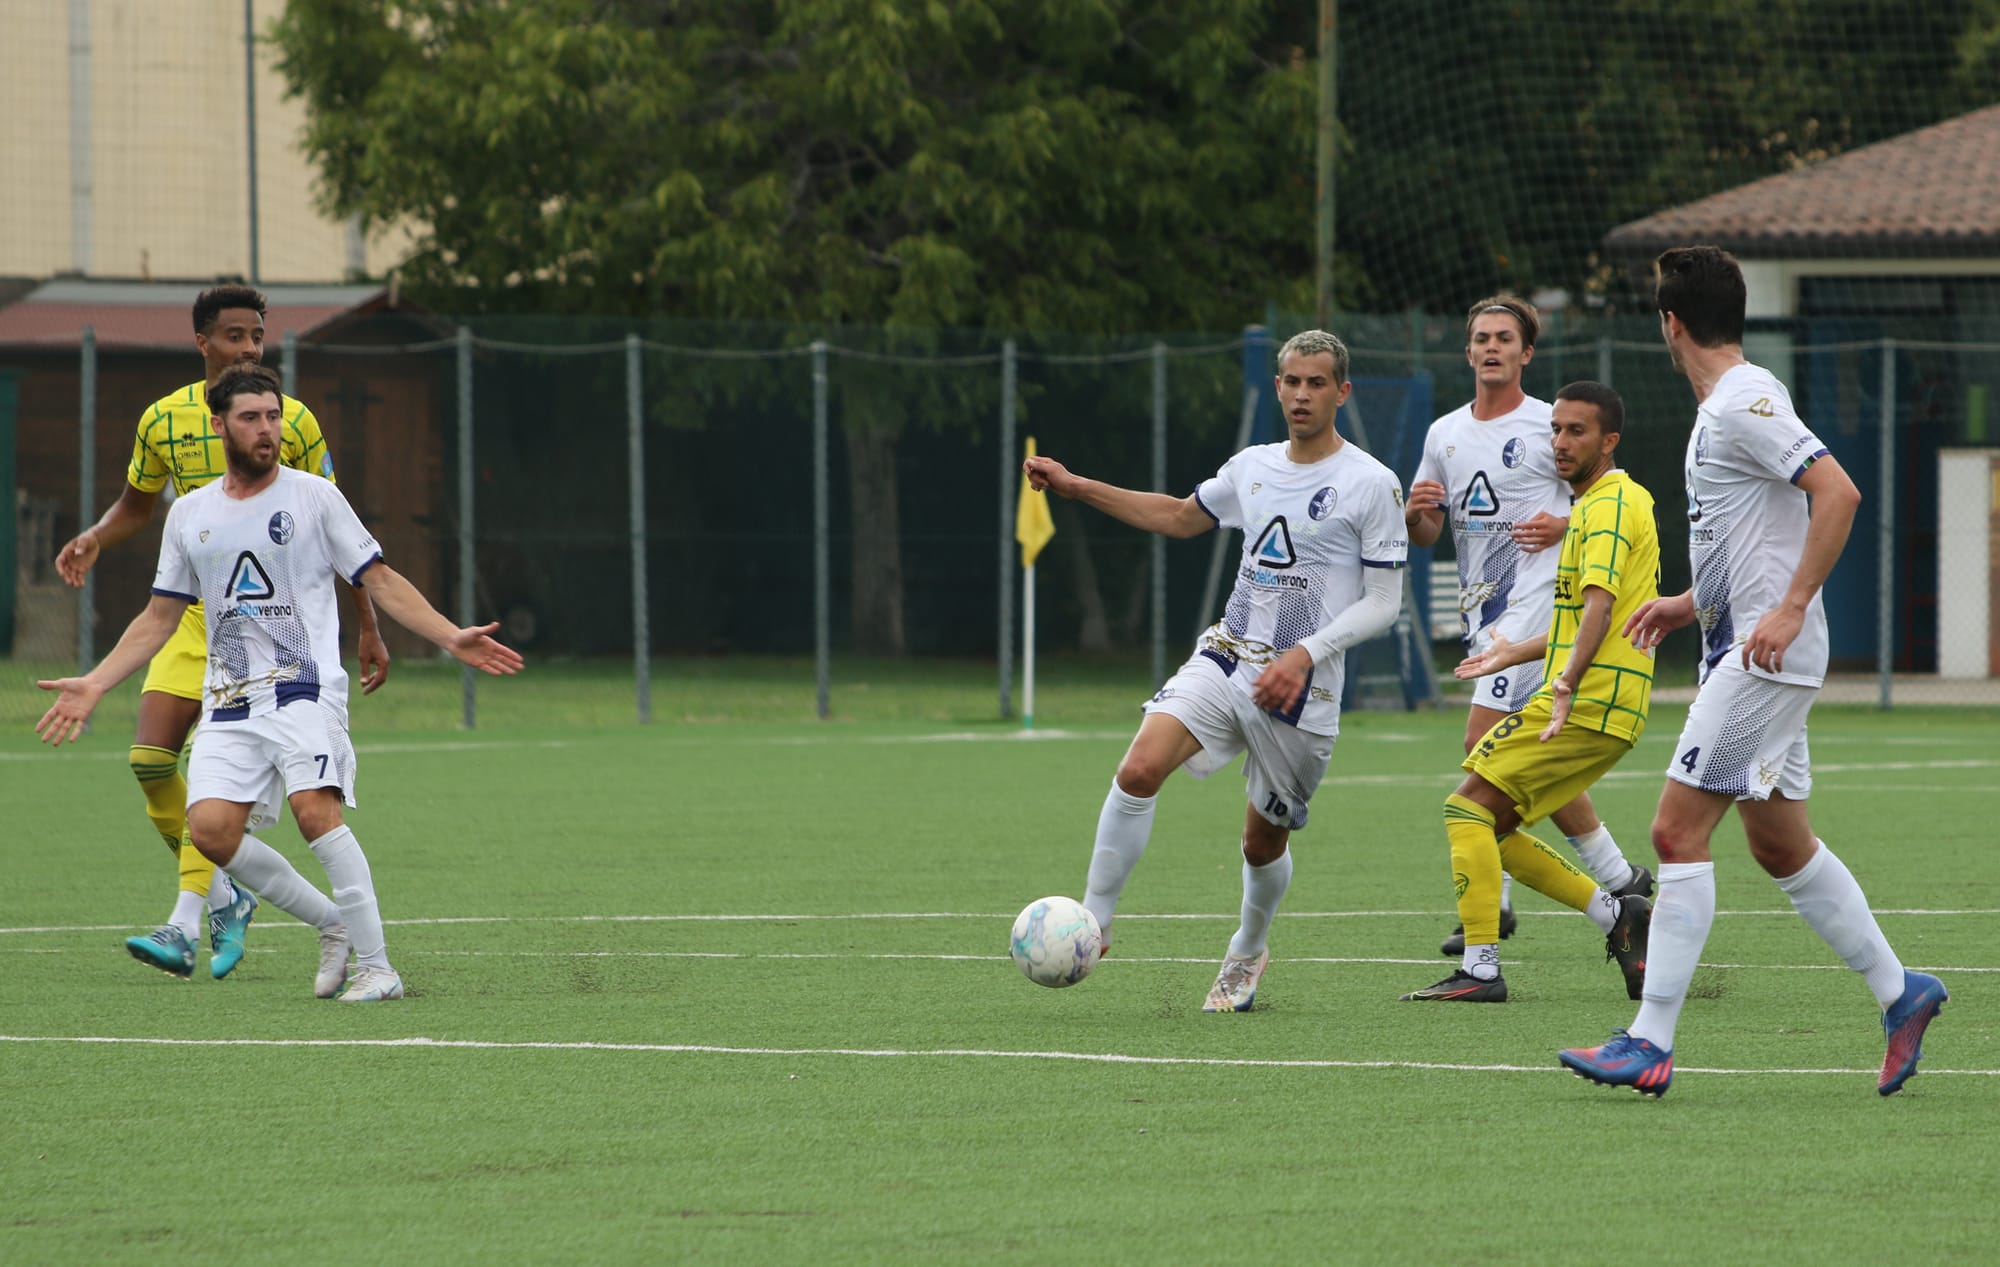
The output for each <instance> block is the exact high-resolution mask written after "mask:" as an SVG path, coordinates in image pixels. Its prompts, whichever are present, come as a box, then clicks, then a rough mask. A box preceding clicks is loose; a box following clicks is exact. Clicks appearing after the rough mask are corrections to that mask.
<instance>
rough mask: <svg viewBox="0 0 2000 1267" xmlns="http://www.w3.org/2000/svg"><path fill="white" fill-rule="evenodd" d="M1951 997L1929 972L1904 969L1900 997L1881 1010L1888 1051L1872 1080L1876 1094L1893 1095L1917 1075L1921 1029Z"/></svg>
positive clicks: (1921, 1056)
mask: <svg viewBox="0 0 2000 1267" xmlns="http://www.w3.org/2000/svg"><path fill="white" fill-rule="evenodd" d="M1950 997H1951V993H1950V992H1949V991H1948V990H1946V989H1945V988H1944V982H1942V981H1940V980H1938V979H1937V978H1936V977H1934V976H1932V975H1930V974H1929V973H1928V972H1911V971H1909V970H1908V969H1905V970H1904V971H1903V996H1902V997H1901V998H1899V999H1897V1000H1896V1001H1895V1002H1894V1003H1891V1004H1890V1005H1889V1010H1888V1011H1886V1012H1884V1013H1882V1032H1883V1033H1884V1034H1885V1035H1887V1036H1888V1039H1889V1052H1888V1054H1887V1055H1885V1056H1883V1057H1882V1076H1881V1078H1880V1079H1878V1080H1877V1081H1876V1083H1875V1090H1876V1093H1877V1094H1879V1095H1894V1094H1896V1092H1898V1091H1901V1090H1902V1089H1903V1084H1904V1083H1905V1082H1908V1081H1909V1080H1910V1079H1911V1078H1914V1077H1915V1076H1916V1074H1917V1062H1918V1061H1919V1060H1921V1059H1923V1055H1924V1045H1923V1044H1924V1030H1925V1029H1927V1028H1929V1026H1930V1023H1931V1022H1932V1021H1934V1020H1936V1019H1937V1014H1938V1009H1939V1008H1940V1007H1943V1006H1944V1002H1945V1000H1946V999H1949V998H1950Z"/></svg>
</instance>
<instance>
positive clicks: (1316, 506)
mask: <svg viewBox="0 0 2000 1267" xmlns="http://www.w3.org/2000/svg"><path fill="white" fill-rule="evenodd" d="M1339 500H1340V492H1339V490H1337V489H1335V488H1334V487H1333V485H1331V484H1329V485H1327V486H1326V487H1325V488H1322V489H1320V490H1319V491H1318V492H1317V493H1314V494H1313V497H1312V501H1310V502H1309V503H1307V505H1306V513H1307V514H1308V515H1311V516H1312V517H1313V518H1314V519H1324V518H1326V517H1327V516H1328V515H1330V514H1332V513H1333V504H1334V503H1335V502H1336V501H1339Z"/></svg>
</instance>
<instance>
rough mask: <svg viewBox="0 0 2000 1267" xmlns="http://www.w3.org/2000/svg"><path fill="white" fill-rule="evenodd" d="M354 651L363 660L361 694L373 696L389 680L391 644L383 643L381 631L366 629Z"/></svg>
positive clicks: (356, 642) (358, 639) (356, 641)
mask: <svg viewBox="0 0 2000 1267" xmlns="http://www.w3.org/2000/svg"><path fill="white" fill-rule="evenodd" d="M354 649H355V652H356V654H357V655H359V657H360V659H361V693H362V694H363V695H372V694H374V692H375V688H376V687H378V686H380V685H382V683H384V682H386V681H388V680H389V644H388V643H386V642H384V641H382V632H381V631H380V630H379V629H364V630H362V631H361V636H360V637H359V638H357V639H356V640H355V647H354Z"/></svg>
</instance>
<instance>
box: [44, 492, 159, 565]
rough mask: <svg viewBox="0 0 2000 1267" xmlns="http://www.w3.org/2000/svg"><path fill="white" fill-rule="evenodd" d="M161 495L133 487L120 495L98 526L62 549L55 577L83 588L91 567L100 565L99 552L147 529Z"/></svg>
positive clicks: (84, 531)
mask: <svg viewBox="0 0 2000 1267" xmlns="http://www.w3.org/2000/svg"><path fill="white" fill-rule="evenodd" d="M159 497H160V495H159V494H158V493H142V492H140V491H139V490H138V489H136V488H134V487H132V486H131V485H130V484H127V485H126V486H125V491H124V492H122V493H120V494H118V500H117V501H115V502H112V503H111V508H110V509H109V510H106V511H105V512H104V514H103V515H102V516H100V517H99V518H98V520H97V522H96V523H94V524H92V525H90V527H88V528H85V529H84V530H83V531H82V532H79V533H77V534H76V536H74V537H72V538H70V539H69V541H68V542H66V543H65V544H64V545H63V548H62V549H60V550H58V551H56V574H57V575H58V576H61V577H62V579H63V580H65V581H67V582H69V583H70V584H71V585H74V586H78V587H81V586H82V585H83V578H84V577H85V576H86V575H87V574H88V573H89V572H90V567H91V565H92V564H93V563H96V562H97V555H98V552H99V551H101V550H102V549H103V548H104V547H105V546H115V545H117V544H118V543H119V542H120V541H123V540H125V539H126V538H127V537H130V536H132V535H133V534H134V533H136V532H138V531H139V529H141V528H143V527H145V526H146V521H147V520H149V519H151V518H152V517H153V503H154V502H156V501H158V500H159Z"/></svg>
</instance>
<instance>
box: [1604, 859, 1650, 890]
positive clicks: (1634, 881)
mask: <svg viewBox="0 0 2000 1267" xmlns="http://www.w3.org/2000/svg"><path fill="white" fill-rule="evenodd" d="M1632 893H1636V894H1638V895H1639V896H1640V897H1643V898H1650V897H1652V896H1653V873H1652V872H1650V871H1648V870H1646V868H1644V867H1642V866H1640V865H1639V864H1638V863H1636V862H1635V863H1633V864H1632V878H1631V879H1629V880H1627V881H1626V882H1625V883H1623V884H1621V885H1619V886H1618V887H1617V888H1615V889H1613V890H1611V896H1612V897H1624V896H1626V895H1627V894H1632Z"/></svg>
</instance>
